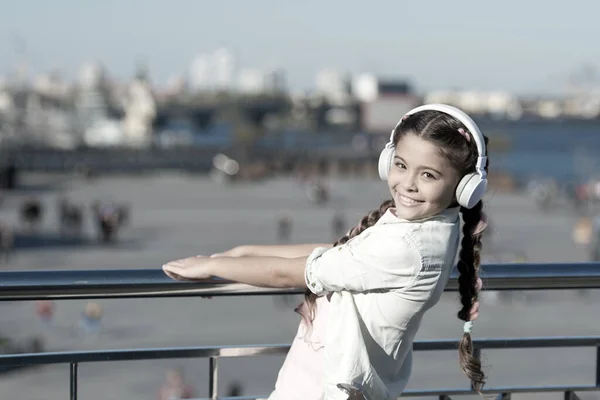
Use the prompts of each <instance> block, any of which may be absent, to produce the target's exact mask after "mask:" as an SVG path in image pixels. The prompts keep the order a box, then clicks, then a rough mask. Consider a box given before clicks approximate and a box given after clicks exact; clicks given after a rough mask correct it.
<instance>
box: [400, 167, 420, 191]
mask: <svg viewBox="0 0 600 400" xmlns="http://www.w3.org/2000/svg"><path fill="white" fill-rule="evenodd" d="M400 186H402V188H403V189H404V190H406V191H407V192H409V193H414V192H418V189H417V178H416V177H415V176H414V175H413V174H411V173H408V172H407V173H404V174H402V179H401V180H400Z"/></svg>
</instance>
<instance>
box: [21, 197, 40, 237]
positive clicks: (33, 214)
mask: <svg viewBox="0 0 600 400" xmlns="http://www.w3.org/2000/svg"><path fill="white" fill-rule="evenodd" d="M43 216H44V206H43V205H42V203H41V201H40V200H39V199H37V198H35V197H32V198H29V199H26V200H25V201H24V202H23V204H22V205H21V210H20V217H21V223H22V224H23V225H25V227H26V229H27V230H29V231H35V230H37V229H38V228H39V225H40V224H41V222H42V218H43Z"/></svg>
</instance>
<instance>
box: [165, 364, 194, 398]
mask: <svg viewBox="0 0 600 400" xmlns="http://www.w3.org/2000/svg"><path fill="white" fill-rule="evenodd" d="M193 397H194V393H193V390H192V388H191V387H190V386H189V385H187V384H186V383H185V381H184V379H183V371H182V369H181V368H172V369H170V370H169V371H167V375H166V380H165V383H163V385H162V386H161V388H160V389H159V391H158V400H180V399H191V398H193Z"/></svg>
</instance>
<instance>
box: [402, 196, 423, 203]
mask: <svg viewBox="0 0 600 400" xmlns="http://www.w3.org/2000/svg"><path fill="white" fill-rule="evenodd" d="M400 200H402V202H403V203H404V204H418V203H419V202H418V201H416V200H413V199H409V198H408V197H406V196H402V195H400Z"/></svg>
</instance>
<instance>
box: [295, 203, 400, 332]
mask: <svg viewBox="0 0 600 400" xmlns="http://www.w3.org/2000/svg"><path fill="white" fill-rule="evenodd" d="M393 205H394V201H393V200H386V201H384V202H383V203H381V205H380V206H379V208H378V209H377V210H373V211H371V212H369V213H368V214H367V215H365V216H364V217H362V218H361V220H360V221H359V222H358V225H356V226H355V227H354V228H352V229H350V230H349V231H348V233H347V234H346V235H344V236H342V237H341V238H340V239H339V240H338V241H337V242H335V243H334V244H333V247H337V246H340V245H342V244H344V243H346V242H348V240H350V239H352V238H353V237H355V236H358V235H360V234H361V233H362V232H363V231H365V230H366V229H367V228H369V227H371V226H373V225H375V223H376V222H377V221H379V218H381V216H382V215H383V214H385V213H386V211H387V210H388V209H389V208H390V207H392V206H393ZM317 297H318V296H317V295H316V294H314V293H313V292H311V291H310V290H308V289H307V290H306V292H304V302H303V303H302V304H300V305H299V306H298V307H296V309H295V310H294V311H296V312H297V313H298V314H300V315H301V316H302V319H303V320H304V321H305V322H306V323H307V324H308V325H309V326H310V325H311V323H312V320H313V319H314V312H315V301H316V300H317Z"/></svg>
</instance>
